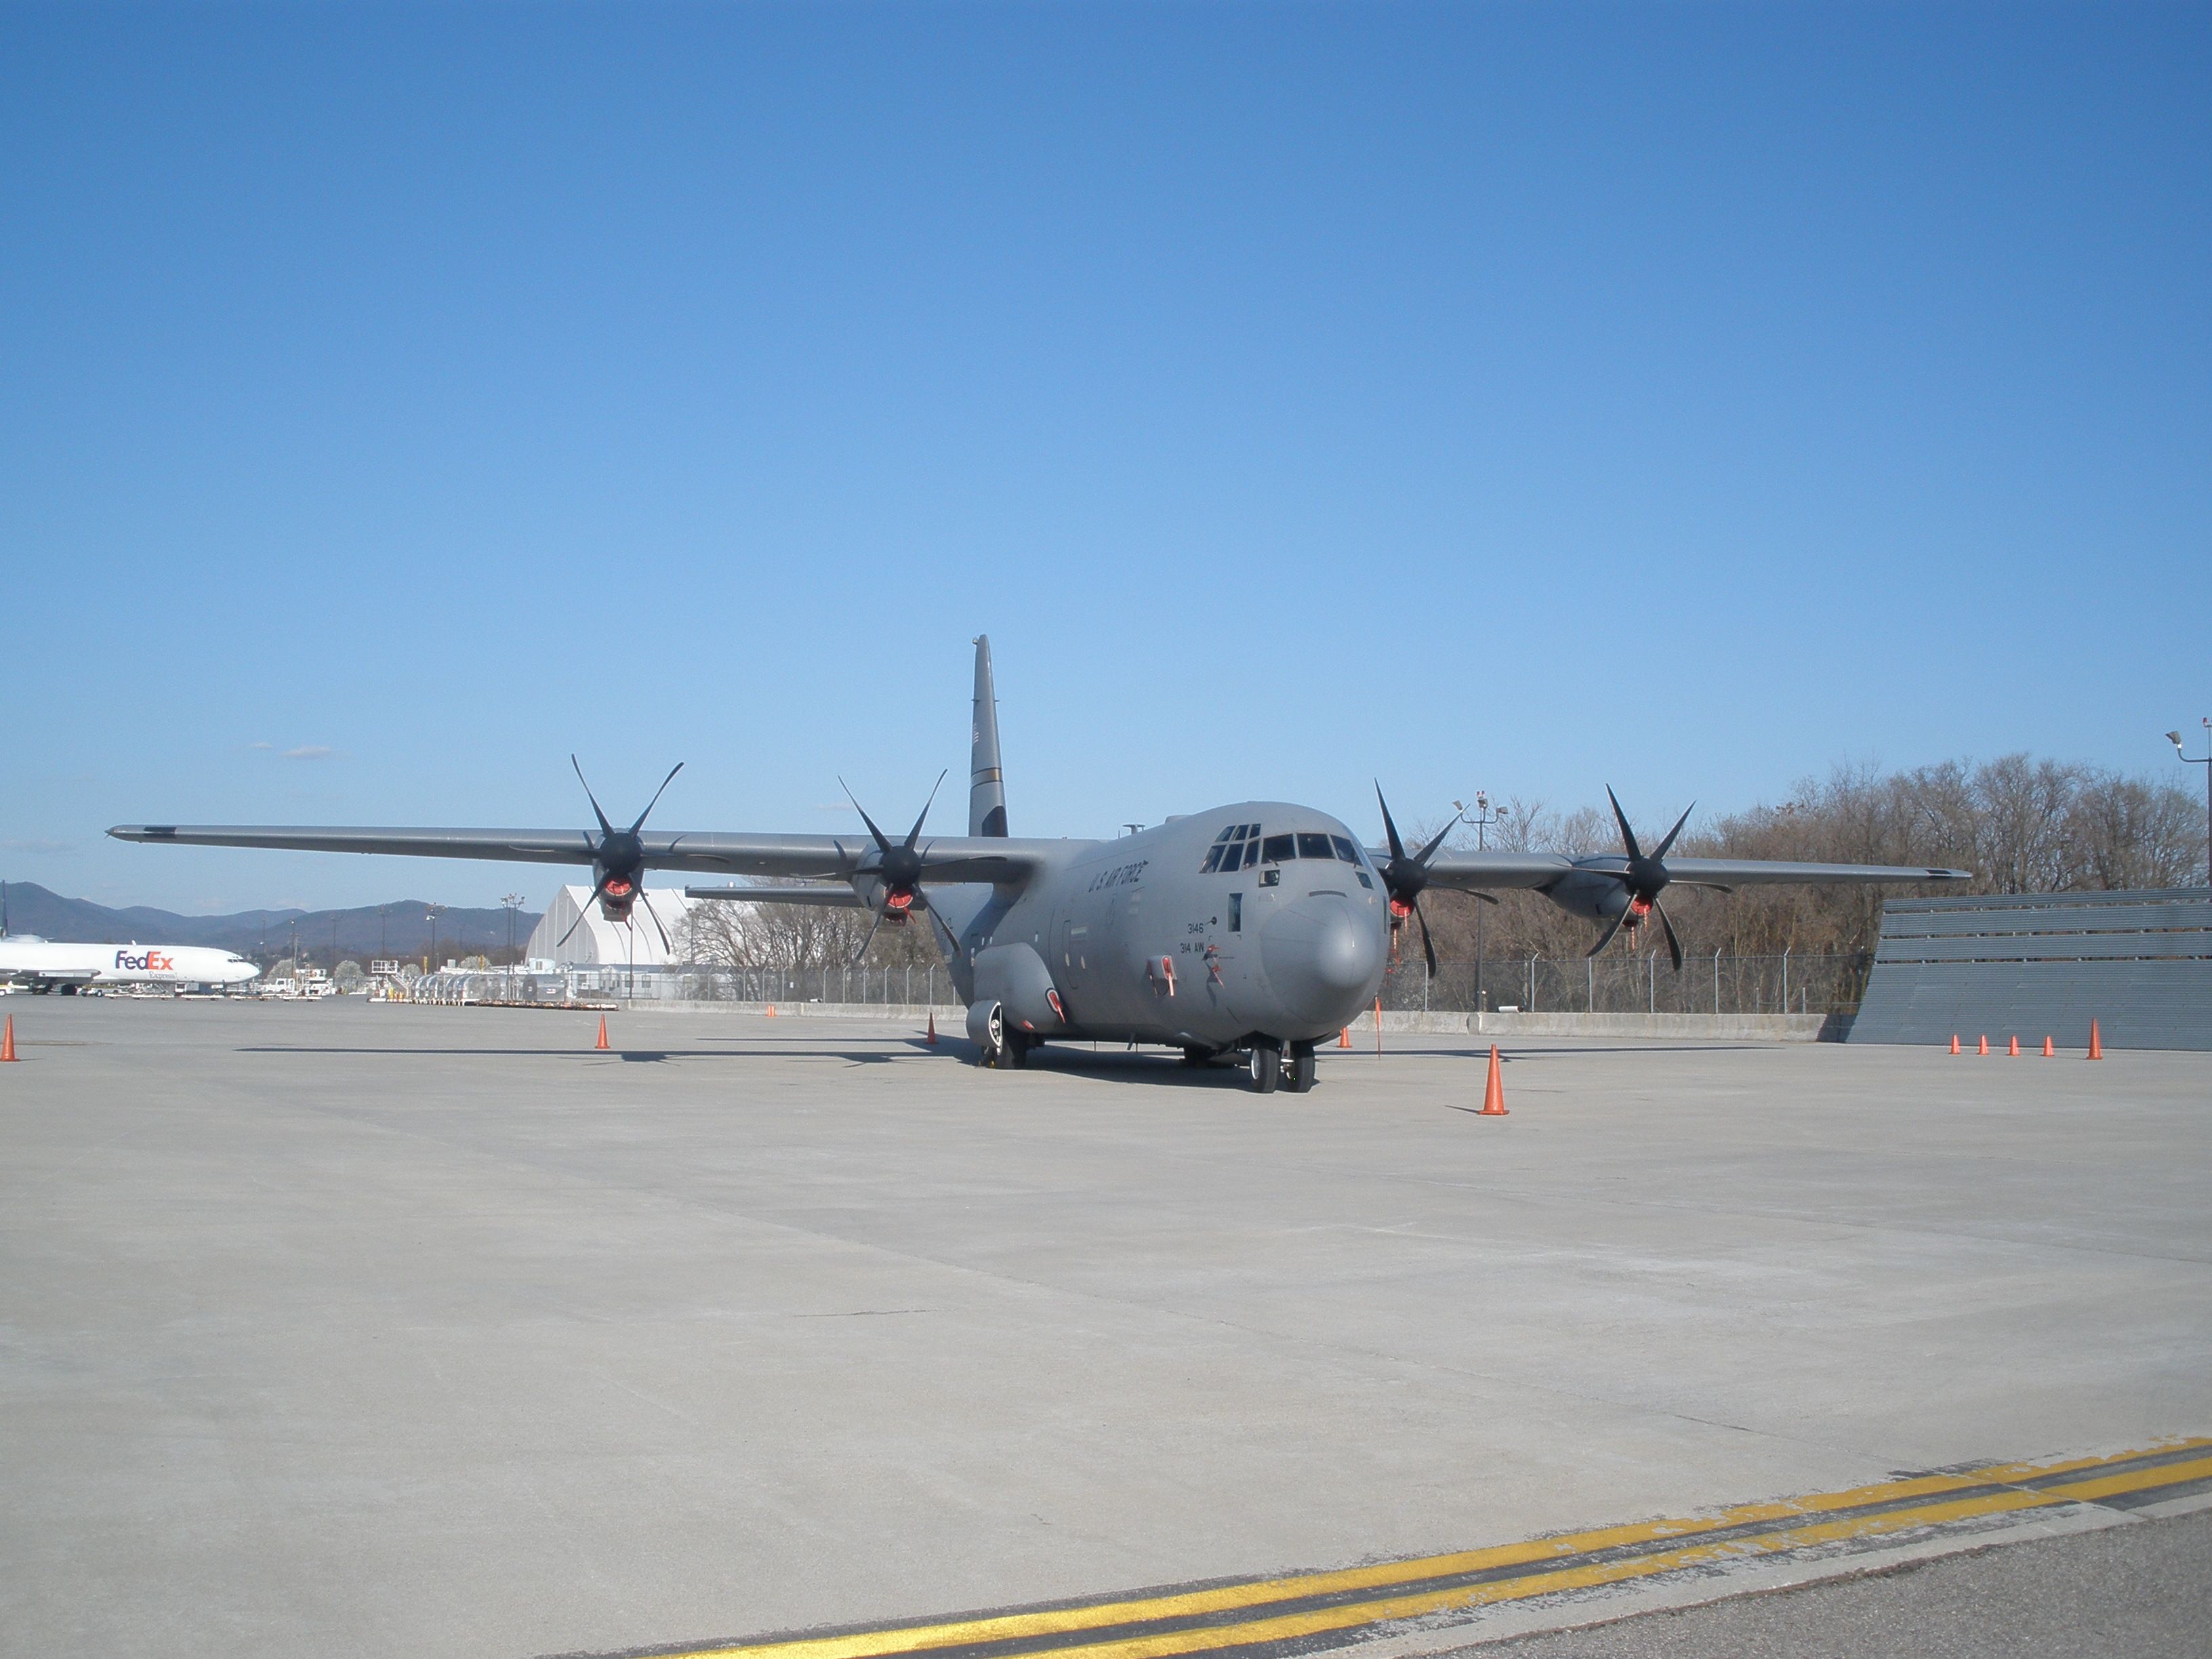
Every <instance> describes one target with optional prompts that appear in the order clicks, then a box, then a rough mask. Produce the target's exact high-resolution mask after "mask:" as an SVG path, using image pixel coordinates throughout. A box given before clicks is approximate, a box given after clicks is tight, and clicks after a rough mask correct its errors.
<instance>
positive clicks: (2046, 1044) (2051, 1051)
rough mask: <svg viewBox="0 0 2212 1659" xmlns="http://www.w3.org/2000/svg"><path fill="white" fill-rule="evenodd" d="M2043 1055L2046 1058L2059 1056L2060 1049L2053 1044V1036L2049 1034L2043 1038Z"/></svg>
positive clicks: (2051, 1058) (2052, 1058)
mask: <svg viewBox="0 0 2212 1659" xmlns="http://www.w3.org/2000/svg"><path fill="white" fill-rule="evenodd" d="M2043 1057H2044V1058H2045V1060H2055V1059H2057V1057H2058V1050H2057V1049H2056V1048H2052V1047H2051V1038H2050V1037H2049V1036H2045V1037H2044V1039H2043Z"/></svg>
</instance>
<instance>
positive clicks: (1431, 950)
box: [1413, 899, 1437, 979]
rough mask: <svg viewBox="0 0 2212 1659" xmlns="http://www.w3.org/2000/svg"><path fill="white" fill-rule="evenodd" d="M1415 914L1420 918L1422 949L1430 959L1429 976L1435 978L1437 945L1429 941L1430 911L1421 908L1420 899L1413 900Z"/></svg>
mask: <svg viewBox="0 0 2212 1659" xmlns="http://www.w3.org/2000/svg"><path fill="white" fill-rule="evenodd" d="M1413 914H1414V915H1416V916H1418V917H1419V918H1420V922H1421V950H1422V951H1423V953H1424V954H1425V955H1426V956H1427V957H1428V959H1429V977H1430V978H1431V979H1434V978H1435V977H1436V976H1437V947H1436V946H1435V945H1432V944H1431V943H1430V941H1429V913H1428V912H1427V911H1425V910H1424V909H1422V908H1421V902H1420V900H1419V899H1415V900H1414V901H1413Z"/></svg>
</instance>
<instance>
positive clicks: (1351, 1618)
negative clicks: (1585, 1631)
mask: <svg viewBox="0 0 2212 1659" xmlns="http://www.w3.org/2000/svg"><path fill="white" fill-rule="evenodd" d="M2198 1446H2204V1447H2212V1439H2194V1440H2176V1441H2171V1442H2167V1443H2163V1444H2160V1445H2158V1446H2154V1447H2152V1448H2149V1449H2145V1450H2138V1451H2129V1452H2120V1453H2116V1454H2113V1455H2109V1456H2104V1457H2082V1458H2074V1459H2069V1460H2064V1461H2060V1462H2045V1463H2006V1464H1996V1465H1991V1466H1989V1467H1986V1468H1974V1469H1970V1470H1967V1471H1965V1472H1963V1473H1960V1474H1937V1475H1921V1476H1917V1477H1915V1478H1913V1479H1911V1480H1891V1481H1883V1482H1881V1483H1878V1484H1876V1485H1874V1486H1855V1487H1852V1488H1850V1489H1849V1490H1846V1491H1844V1492H1817V1493H1813V1494H1810V1495H1808V1496H1805V1497H1800V1498H1789V1499H1784V1500H1780V1501H1774V1502H1768V1503H1761V1504H1738V1505H1735V1507H1733V1508H1729V1509H1726V1510H1717V1511H1714V1512H1713V1513H1711V1514H1709V1515H1705V1516H1696V1517H1693V1518H1688V1519H1679V1520H1666V1521H1650V1522H1633V1523H1631V1524H1628V1525H1626V1526H1617V1527H1607V1528H1598V1529H1595V1530H1593V1531H1589V1532H1580V1533H1568V1534H1558V1535H1556V1536H1553V1537H1547V1538H1539V1539H1530V1540H1528V1541H1523V1542H1520V1543H1515V1544H1505V1545H1498V1546H1495V1547H1491V1548H1487V1549H1480V1550H1467V1551H1461V1552H1457V1553H1453V1554H1449V1555H1432V1556H1424V1557H1419V1558H1417V1559H1411V1560H1403V1561H1389V1562H1383V1563H1381V1564H1379V1565H1374V1566H1368V1567H1355V1568H1350V1569H1346V1570H1343V1571H1334V1572H1315V1573H1304V1574H1296V1575H1290V1576H1285V1577H1279V1578H1270V1579H1262V1580H1258V1581H1255V1582H1251V1583H1240V1584H1225V1585H1221V1586H1218V1587H1216V1588H1213V1589H1201V1590H1187V1591H1180V1592H1176V1593H1172V1594H1170V1595H1158V1596H1145V1597H1132V1598H1129V1599H1127V1600H1122V1601H1102V1602H1093V1603H1090V1604H1087V1605H1085V1606H1082V1607H1058V1608H1046V1609H1038V1610H1036V1611H1032V1612H1026V1613H997V1614H992V1615H988V1616H986V1617H982V1618H977V1619H964V1620H951V1621H947V1622H944V1623H938V1624H926V1625H908V1626H898V1627H895V1628H892V1629H888V1630H874V1631H861V1632H853V1633H851V1634H848V1635H842V1636H826V1637H801V1638H795V1639H793V1640H789V1641H781V1642H763V1643H741V1644H733V1645H725V1646H716V1647H708V1648H696V1649H692V1650H689V1651H687V1652H685V1653H682V1654H675V1655H671V1656H669V1659H872V1656H881V1655H894V1654H905V1653H920V1652H927V1651H928V1650H931V1649H936V1648H948V1647H962V1646H966V1645H968V1644H971V1643H983V1642H1007V1641H1017V1640H1019V1639H1021V1638H1031V1637H1049V1636H1059V1635H1066V1634H1071V1633H1073V1632H1079V1631H1085V1630H1100V1629H1107V1628H1111V1627H1114V1626H1124V1625H1133V1624H1143V1623H1150V1622H1157V1621H1160V1620H1172V1619H1183V1618H1191V1617H1196V1616H1200V1615H1204V1614H1208V1613H1229V1612H1234V1611H1237V1610H1238V1609H1242V1608H1247V1607H1251V1608H1264V1607H1267V1605H1268V1604H1269V1603H1271V1602H1277V1601H1304V1600H1306V1599H1309V1598H1311V1597H1315V1596H1322V1595H1341V1594H1344V1593H1346V1592H1347V1591H1356V1590H1362V1589H1376V1590H1383V1589H1389V1588H1391V1587H1393V1586H1395V1585H1400V1584H1405V1583H1418V1582H1420V1581H1422V1580H1425V1579H1431V1578H1442V1577H1461V1576H1464V1575H1466V1574H1468V1573H1474V1572H1482V1571H1494V1570H1496V1569H1498V1568H1503V1567H1511V1566H1520V1565H1540V1564H1541V1563H1542V1562H1544V1561H1547V1560H1557V1559H1559V1558H1561V1557H1566V1556H1577V1555H1583V1554H1588V1553H1594V1552H1597V1551H1602V1550H1608V1549H1617V1548H1620V1547H1623V1546H1626V1545H1634V1544H1642V1543H1650V1542H1653V1541H1657V1540H1661V1539H1668V1538H1684V1539H1689V1540H1695V1539H1697V1538H1698V1537H1699V1535H1700V1534H1711V1533H1713V1532H1717V1531H1722V1530H1725V1529H1728V1528H1736V1527H1741V1526H1746V1525H1750V1524H1754V1523H1757V1522H1763V1521H1784V1520H1788V1519H1790V1517H1793V1516H1804V1517H1806V1519H1807V1522H1808V1524H1806V1525H1802V1526H1795V1527H1787V1528H1777V1529H1775V1530H1774V1531H1771V1532H1766V1533H1762V1534H1757V1535H1755V1536H1753V1537H1749V1538H1732V1539H1719V1540H1712V1541H1707V1542H1702V1543H1701V1542H1691V1543H1688V1544H1686V1546H1685V1547H1683V1548H1680V1549H1677V1550H1669V1551H1664V1552H1659V1553H1652V1554H1649V1555H1639V1556H1636V1557H1633V1558H1631V1559H1626V1560H1621V1561H1610V1562H1601V1563H1590V1564H1587V1565H1582V1566H1578V1567H1568V1568H1561V1569H1558V1570H1556V1571H1549V1572H1546V1571H1534V1572H1529V1573H1524V1574H1520V1575H1516V1576H1515V1577H1510V1578H1505V1579H1499V1580H1496V1581H1493V1582H1492V1583H1486V1584H1472V1585H1460V1586H1455V1587H1453V1588H1451V1589H1438V1590H1426V1591H1418V1592H1414V1593H1412V1594H1408V1595H1398V1596H1389V1595H1383V1596H1377V1597H1374V1598H1370V1599H1364V1600H1361V1601H1354V1602H1346V1603H1344V1604H1342V1605H1340V1606H1338V1607H1328V1608H1321V1609H1316V1610H1312V1611H1309V1612H1304V1613H1285V1614H1280V1615H1278V1616H1277V1617H1275V1618H1272V1619H1269V1618H1261V1619H1255V1620H1241V1621H1237V1622H1233V1623H1229V1624H1225V1625H1216V1626H1206V1627H1204V1628H1200V1629H1193V1630H1181V1631H1173V1632H1161V1633H1159V1634H1158V1635H1155V1636H1131V1637H1118V1638H1112V1639H1109V1640H1108V1641H1104V1642H1097V1643H1089V1644H1073V1645H1069V1646H1065V1647H1054V1649H1053V1650H1051V1651H1052V1654H1053V1656H1054V1659H1105V1656H1109V1655H1110V1656H1120V1659H1160V1656H1168V1655H1174V1654H1185V1653H1199V1652H1204V1651H1206V1650H1211V1649H1215V1648H1223V1647H1241V1646H1244V1645H1247V1644H1253V1643H1261V1642H1276V1641H1285V1640H1290V1639H1292V1638H1297V1637H1302V1636H1312V1635H1318V1634H1324V1633H1327V1632H1332V1631H1339V1630H1346V1629H1352V1628H1355V1627H1357V1626H1361V1625H1369V1624H1377V1623H1382V1622H1385V1621H1388V1620H1398V1619H1409V1618H1413V1617H1417V1616H1419V1615H1420V1614H1422V1613H1437V1612H1446V1611H1449V1610H1452V1609H1455V1608H1462V1607H1481V1606H1486V1605H1488V1604H1491V1603H1492V1602H1498V1601H1521V1600H1524V1599H1527V1598H1528V1597H1532V1596H1539V1595H1555V1594H1558V1593H1559V1592H1560V1591H1563V1590H1569V1589H1585V1588H1589V1587H1592V1586H1595V1585H1601V1584H1607V1583H1620V1582H1621V1581H1624V1580H1626V1579H1632V1578H1639V1577H1651V1576H1654V1575H1656V1574H1659V1573H1665V1572H1673V1571H1680V1569H1682V1568H1684V1567H1686V1566H1694V1565H1700V1564H1702V1563H1704V1562H1706V1561H1717V1560H1724V1559H1729V1558H1730V1557H1732V1556H1733V1557H1741V1556H1745V1555H1750V1554H1773V1553H1786V1552H1788V1551H1790V1550H1796V1549H1802V1548H1807V1547H1810V1546H1813V1545H1815V1544H1820V1543H1830V1542H1835V1541H1840V1540H1844V1539H1850V1538H1866V1537H1877V1536H1880V1535H1881V1534H1884V1533H1889V1532H1899V1531H1905V1530H1908V1529H1911V1528H1916V1527H1927V1526H1941V1525H1945V1524H1948V1523H1952V1522H1959V1521H1963V1520H1970V1519H1974V1518H1977V1517H1979V1516H1989V1515H1999V1514H2004V1513H2008V1512H2011V1511H2016V1510H2030V1509H2039V1508H2047V1507H2050V1506H2051V1505H2053V1504H2067V1503H2076V1502H2093V1501H2094V1500H2095V1499H2096V1498H2100V1497H2110V1496H2113V1495H2116V1494H2118V1493H2120V1492H2136V1491H2142V1490H2145V1489H2147V1488H2150V1487H2155V1486H2168V1485H2178V1484H2180V1483H2183V1482H2185V1481H2190V1480H2200V1479H2203V1478H2206V1477H2207V1476H2212V1456H2208V1457H2204V1458H2200V1459H2197V1460H2194V1461H2191V1462H2180V1463H2171V1464H2165V1465H2161V1466H2159V1467H2157V1468H2149V1469H2142V1470H2136V1471H2132V1472H2130V1473H2126V1474H2117V1475H2112V1476H2109V1477H2106V1478H2103V1479H2097V1478H2088V1479H2085V1480H2075V1481H2069V1482H2066V1483H2063V1485H2054V1486H2049V1487H2047V1488H2045V1489H2043V1490H2040V1491H2023V1490H2018V1489H2014V1490H2008V1491H2005V1492H1984V1493H1983V1494H1982V1495H1981V1496H1979V1497H1978V1498H1964V1499H1959V1500H1955V1501H1950V1502H1945V1501H1940V1500H1942V1499H1943V1498H1944V1495H1945V1494H1947V1493H1951V1492H1966V1491H1972V1490H1974V1489H1977V1488H1983V1487H1987V1486H1993V1485H2004V1484H2007V1483H2010V1482H2017V1481H2021V1480H2035V1479H2039V1478H2047V1477H2048V1476H2050V1475H2052V1474H2071V1473H2080V1474H2084V1475H2089V1476H2092V1477H2093V1471H2095V1470H2097V1469H2100V1468H2111V1467H2112V1466H2113V1465H2114V1464H2118V1463H2124V1462H2130V1461H2131V1460H2133V1459H2136V1458H2139V1457H2145V1456H2150V1455H2155V1454H2157V1453H2158V1452H2160V1451H2178V1450H2183V1449H2190V1448H2193V1447H2198ZM1906 1498H1928V1499H1929V1500H1931V1501H1929V1502H1928V1503H1924V1504H1913V1505H1911V1506H1909V1507H1905V1508H1900V1509H1893V1510H1886V1511H1885V1512H1883V1513H1881V1514H1878V1515H1870V1516H1869V1515H1845V1516H1842V1517H1841V1518H1839V1519H1836V1520H1833V1521H1827V1522H1821V1521H1819V1520H1818V1519H1817V1517H1818V1516H1821V1515H1823V1514H1832V1513H1834V1512H1836V1511H1838V1510H1860V1509H1864V1508H1866V1507H1868V1506H1870V1505H1875V1504H1895V1503H1898V1502H1899V1501H1900V1500H1903V1499H1906Z"/></svg>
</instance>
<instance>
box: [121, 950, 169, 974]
mask: <svg viewBox="0 0 2212 1659" xmlns="http://www.w3.org/2000/svg"><path fill="white" fill-rule="evenodd" d="M115 966H116V969H118V971H121V970H123V969H129V970H130V971H131V972H132V973H139V974H173V973H175V972H176V971H177V962H176V958H175V957H165V956H163V955H162V954H161V952H160V951H146V952H145V953H144V954H143V955H140V956H135V957H134V956H132V955H131V952H130V951H117V952H116V953H115Z"/></svg>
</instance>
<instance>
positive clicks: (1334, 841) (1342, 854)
mask: <svg viewBox="0 0 2212 1659" xmlns="http://www.w3.org/2000/svg"><path fill="white" fill-rule="evenodd" d="M1328 844H1329V845H1330V846H1332V847H1334V848H1336V855H1337V857H1339V858H1340V859H1342V860H1344V861H1345V862H1346V864H1357V863H1358V862H1359V849H1358V848H1357V847H1354V846H1353V845H1352V842H1350V841H1349V840H1348V839H1347V838H1346V837H1345V836H1330V837H1329V838H1328Z"/></svg>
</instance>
